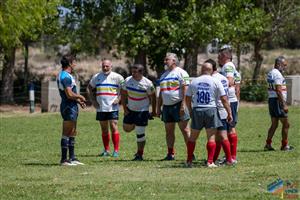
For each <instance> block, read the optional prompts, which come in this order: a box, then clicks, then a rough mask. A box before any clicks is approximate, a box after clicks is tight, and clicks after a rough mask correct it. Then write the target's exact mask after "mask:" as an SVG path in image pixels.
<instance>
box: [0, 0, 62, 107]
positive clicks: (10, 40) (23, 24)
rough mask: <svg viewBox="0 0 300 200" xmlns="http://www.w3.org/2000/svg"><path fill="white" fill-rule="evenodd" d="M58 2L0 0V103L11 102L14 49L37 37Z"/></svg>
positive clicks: (54, 12) (53, 12)
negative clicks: (0, 56)
mask: <svg viewBox="0 0 300 200" xmlns="http://www.w3.org/2000/svg"><path fill="white" fill-rule="evenodd" d="M58 3H59V1H58V0H55V1H47V0H19V1H18V2H17V3H16V1H14V0H3V1H1V3H0V5H1V7H0V53H2V54H4V61H3V70H2V85H1V93H0V95H1V102H2V103H12V102H13V101H14V99H13V73H14V63H15V51H16V49H17V48H18V47H20V46H21V45H22V43H23V42H24V41H27V40H28V39H30V40H32V41H34V40H37V39H38V38H39V36H40V34H41V33H42V32H43V27H44V26H43V25H44V24H45V21H46V20H48V19H51V18H52V17H51V16H53V14H54V15H57V6H58Z"/></svg>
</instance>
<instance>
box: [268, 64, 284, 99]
mask: <svg viewBox="0 0 300 200" xmlns="http://www.w3.org/2000/svg"><path fill="white" fill-rule="evenodd" d="M267 82H268V84H269V87H268V94H269V98H278V96H277V93H276V85H281V90H282V92H281V93H282V96H283V99H284V100H285V101H286V96H287V88H286V82H285V78H284V77H283V76H282V74H281V73H280V71H279V70H278V69H276V68H273V69H272V70H271V71H270V72H269V73H268V76H267Z"/></svg>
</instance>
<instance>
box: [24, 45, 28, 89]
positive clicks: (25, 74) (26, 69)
mask: <svg viewBox="0 0 300 200" xmlns="http://www.w3.org/2000/svg"><path fill="white" fill-rule="evenodd" d="M28 54H29V49H28V42H25V43H24V86H23V87H24V88H23V92H24V94H27V93H28V92H27V90H28V77H29V73H28Z"/></svg>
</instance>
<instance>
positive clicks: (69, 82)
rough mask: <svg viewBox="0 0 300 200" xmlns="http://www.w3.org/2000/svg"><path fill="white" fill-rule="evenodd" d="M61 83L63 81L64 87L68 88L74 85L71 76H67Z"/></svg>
mask: <svg viewBox="0 0 300 200" xmlns="http://www.w3.org/2000/svg"><path fill="white" fill-rule="evenodd" d="M61 83H62V85H63V87H64V89H66V88H67V87H72V79H71V78H70V77H69V76H65V77H64V78H63V79H62V80H61Z"/></svg>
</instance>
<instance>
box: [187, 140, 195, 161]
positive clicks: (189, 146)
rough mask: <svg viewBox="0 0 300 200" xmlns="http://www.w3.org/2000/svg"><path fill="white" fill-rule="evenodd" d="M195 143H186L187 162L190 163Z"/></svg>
mask: <svg viewBox="0 0 300 200" xmlns="http://www.w3.org/2000/svg"><path fill="white" fill-rule="evenodd" d="M195 146H196V142H191V141H188V143H187V162H192V160H193V154H194V150H195Z"/></svg>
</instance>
